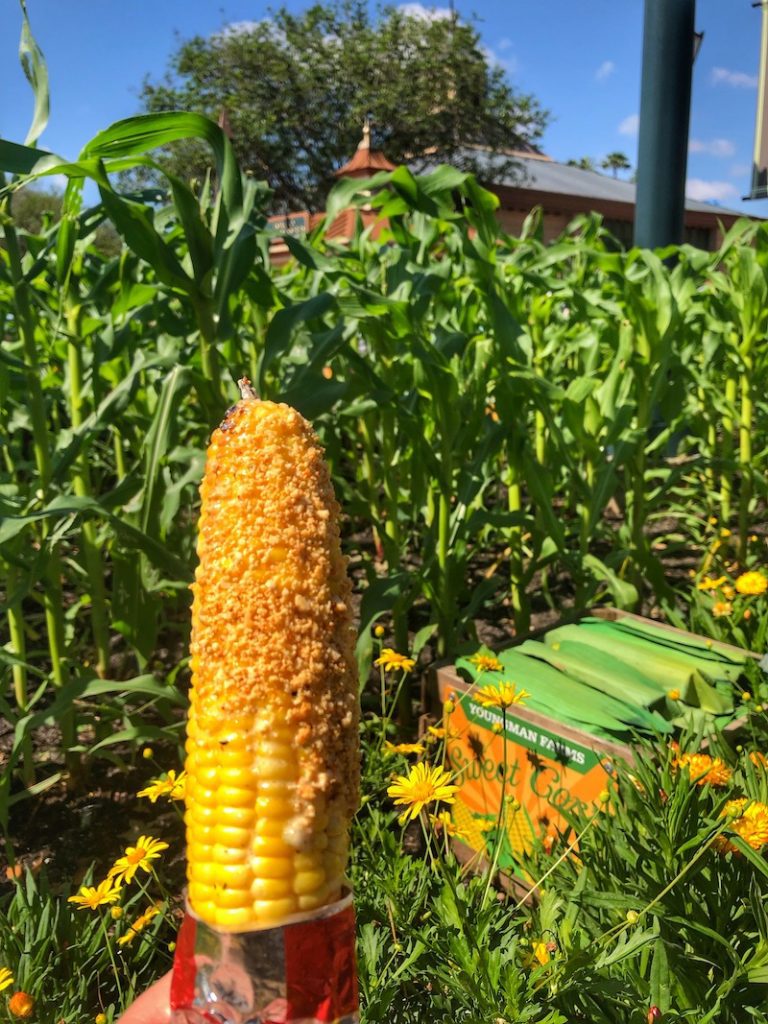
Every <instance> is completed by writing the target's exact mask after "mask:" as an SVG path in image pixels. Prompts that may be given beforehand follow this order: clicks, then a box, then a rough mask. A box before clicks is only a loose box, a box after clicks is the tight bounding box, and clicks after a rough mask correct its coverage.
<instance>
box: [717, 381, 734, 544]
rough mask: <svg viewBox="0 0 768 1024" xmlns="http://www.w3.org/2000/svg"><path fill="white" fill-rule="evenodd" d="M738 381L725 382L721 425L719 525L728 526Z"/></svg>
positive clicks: (731, 492) (731, 493)
mask: <svg viewBox="0 0 768 1024" xmlns="http://www.w3.org/2000/svg"><path fill="white" fill-rule="evenodd" d="M737 391H738V381H737V380H736V377H735V376H733V375H731V376H729V377H728V378H727V379H726V382H725V409H726V411H725V413H724V414H723V417H722V424H723V447H722V451H723V468H722V473H721V476H720V523H721V525H722V526H728V524H729V523H730V521H731V497H732V495H733V484H732V482H731V481H732V474H733V431H734V414H733V411H734V410H735V408H736V395H737Z"/></svg>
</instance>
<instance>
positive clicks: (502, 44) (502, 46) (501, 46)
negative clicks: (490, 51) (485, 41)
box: [496, 36, 512, 50]
mask: <svg viewBox="0 0 768 1024" xmlns="http://www.w3.org/2000/svg"><path fill="white" fill-rule="evenodd" d="M511 45H512V40H511V39H507V37H506V36H502V38H501V39H500V40H499V41H498V43H496V48H497V49H498V50H508V49H509V48H510V46H511Z"/></svg>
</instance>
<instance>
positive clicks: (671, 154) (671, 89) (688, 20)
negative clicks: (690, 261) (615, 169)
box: [634, 0, 696, 248]
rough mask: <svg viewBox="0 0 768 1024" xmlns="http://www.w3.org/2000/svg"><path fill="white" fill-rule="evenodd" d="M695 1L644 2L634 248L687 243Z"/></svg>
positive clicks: (648, 0)
mask: <svg viewBox="0 0 768 1024" xmlns="http://www.w3.org/2000/svg"><path fill="white" fill-rule="evenodd" d="M695 13H696V0H645V23H644V29H643V77H642V88H641V93H640V138H639V143H638V154H637V199H636V204H635V233H634V239H635V245H639V246H644V247H647V248H657V247H658V246H663V245H670V244H679V243H680V242H682V240H683V223H684V216H685V174H686V164H687V157H688V122H689V119H690V110H691V78H692V73H693V60H694V56H695V52H694V51H695V48H696V47H695V44H696V39H695V32H694V17H695Z"/></svg>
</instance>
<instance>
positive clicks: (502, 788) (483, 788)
mask: <svg viewBox="0 0 768 1024" xmlns="http://www.w3.org/2000/svg"><path fill="white" fill-rule="evenodd" d="M590 614H592V615H594V616H596V617H598V618H602V619H606V620H608V621H618V620H621V619H625V620H629V621H634V622H635V623H644V622H646V623H649V622H650V620H647V619H642V618H641V617H639V616H635V615H630V614H629V613H623V612H619V611H616V610H614V609H600V610H598V611H596V612H593V613H590ZM652 625H654V626H655V627H658V626H660V625H661V624H660V623H652ZM664 629H665V630H667V631H668V632H669V634H670V636H675V637H677V638H683V639H684V638H686V637H688V638H690V637H691V636H692V635H691V634H686V633H684V632H682V631H680V630H676V629H674V628H673V627H671V626H665V627H664ZM537 635H541V634H537ZM693 639H695V640H697V641H699V640H702V639H703V638H698V637H696V638H693ZM522 643H523V640H522V639H521V640H520V641H519V642H518V643H516V644H514V645H512V649H514V647H516V646H518V644H522ZM712 646H716V647H717V648H718V649H720V650H722V651H723V652H730V653H731V654H734V655H739V656H742V657H743V656H747V657H749V658H753V657H757V656H755V655H752V654H750V653H749V652H745V651H741V650H739V649H738V648H734V647H730V646H728V645H724V644H715V645H712ZM500 653H503V652H500ZM496 678H500V677H499V676H498V674H497V675H496ZM493 681H494V680H493V679H491V678H488V679H487V683H491V682H493ZM436 682H437V696H438V697H439V699H440V701H441V703H443V702H445V701H446V700H451V701H453V702H454V710H453V712H452V713H451V714H449V715H447V716H446V746H445V759H446V766H447V767H449V768H450V770H451V771H452V772H453V773H456V776H457V779H456V781H457V783H458V785H459V786H460V789H459V791H458V793H457V797H456V802H455V804H454V806H453V819H454V822H455V824H456V826H457V828H458V829H459V830H460V832H461V833H462V840H461V841H457V842H456V843H454V846H455V849H456V852H457V854H458V855H459V857H460V858H461V859H462V860H464V861H470V862H473V863H474V864H476V865H477V866H478V867H480V866H481V865H482V864H483V863H484V862H486V861H487V859H488V858H489V857H490V856H491V855H492V853H493V851H494V850H495V849H496V846H497V844H498V843H499V842H500V843H501V846H500V852H499V854H498V861H497V863H498V866H499V868H500V869H501V871H502V872H503V873H504V874H506V875H508V876H509V880H510V881H512V884H513V887H515V888H518V887H519V884H520V883H522V880H523V873H522V871H521V869H520V865H519V858H518V856H517V855H518V854H520V853H521V852H523V851H527V850H530V849H531V847H532V846H533V844H534V843H535V842H541V843H543V844H544V845H545V847H547V846H551V845H553V844H554V843H556V842H557V837H558V834H559V833H560V832H565V831H567V821H566V818H565V816H564V812H567V811H568V810H570V809H577V808H578V809H581V810H586V809H588V808H589V807H590V806H594V805H596V804H598V803H599V801H600V796H601V794H602V793H603V791H604V790H606V789H607V788H608V787H609V786H610V773H611V771H612V763H613V761H614V760H615V759H617V758H619V759H622V760H623V761H625V762H628V763H631V761H632V746H631V740H628V739H627V736H626V733H625V735H624V736H623V737H622V736H618V735H617V736H616V737H615V738H613V739H612V738H610V737H607V736H605V735H595V734H593V733H592V732H590V731H588V729H586V728H585V729H581V728H576V727H574V725H573V723H572V722H566V721H561V720H558V717H557V714H556V712H553V713H552V714H543V713H542V712H541V711H539V710H535V709H533V708H530V707H527V706H525V704H515V705H512V706H511V707H509V708H507V709H506V710H505V712H504V714H503V715H502V712H501V711H500V710H499V709H498V708H495V707H487V706H483V704H482V703H481V702H480V701H478V700H476V699H474V697H473V693H474V691H475V690H476V688H477V687H476V686H475V685H474V684H471V683H468V682H467V681H465V679H463V678H462V677H461V676H460V675H459V672H458V671H457V669H456V667H455V666H453V665H449V666H446V667H443V668H440V669H438V670H437V672H436ZM514 682H515V684H516V685H517V687H518V688H523V689H525V688H526V679H525V678H524V676H522V675H520V676H518V675H516V676H515V678H514ZM485 684H486V680H484V681H483V683H482V684H481V685H485ZM504 725H506V766H505V741H504V735H503V734H502V733H503V730H504ZM729 728H730V727H729ZM502 795H504V796H505V797H506V801H505V811H504V815H503V820H501V821H500V820H499V808H500V806H501V803H502ZM515 877H516V878H517V879H518V885H517V886H516V885H514V879H515Z"/></svg>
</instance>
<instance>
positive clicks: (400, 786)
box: [387, 761, 459, 824]
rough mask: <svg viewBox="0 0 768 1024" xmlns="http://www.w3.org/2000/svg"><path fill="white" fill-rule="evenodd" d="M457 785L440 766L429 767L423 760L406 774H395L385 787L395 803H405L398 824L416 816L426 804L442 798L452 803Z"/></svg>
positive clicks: (445, 801)
mask: <svg viewBox="0 0 768 1024" xmlns="http://www.w3.org/2000/svg"><path fill="white" fill-rule="evenodd" d="M458 788H459V787H458V786H454V785H452V784H451V776H450V775H449V774H448V772H447V771H446V770H445V769H444V768H442V767H436V768H430V766H429V765H428V764H425V762H424V761H420V762H419V763H418V764H416V765H414V766H413V768H411V770H410V773H409V774H408V775H396V776H395V781H394V782H393V783H392V785H391V786H389V787H388V788H387V796H390V797H392V799H393V800H394V802H395V804H402V805H405V807H406V809H405V810H404V811H403V813H402V814H401V815H400V818H399V821H400V824H403V823H404V822H406V821H408V819H409V818H410V819H411V820H413V819H415V818H418V816H419V814H420V813H421V811H422V810H423V809H424V808H425V807H426V806H427V804H431V803H435V802H437V801H438V800H442V801H443V802H444V803H447V804H452V803H453V802H454V800H455V799H456V798H455V796H454V794H455V793H456V790H457V789H458Z"/></svg>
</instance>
